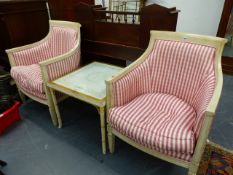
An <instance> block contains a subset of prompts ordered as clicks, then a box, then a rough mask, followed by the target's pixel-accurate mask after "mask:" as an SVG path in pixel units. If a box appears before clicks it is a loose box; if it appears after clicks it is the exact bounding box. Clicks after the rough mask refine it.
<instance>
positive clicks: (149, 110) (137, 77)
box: [106, 31, 226, 174]
mask: <svg viewBox="0 0 233 175" xmlns="http://www.w3.org/2000/svg"><path fill="white" fill-rule="evenodd" d="M225 42H226V40H225V39H222V38H216V37H209V36H201V35H194V34H185V33H176V32H163V31H152V32H151V38H150V43H149V46H148V48H147V50H146V51H145V53H144V54H143V55H142V56H141V57H140V58H139V59H138V60H137V61H135V62H134V63H132V64H131V65H130V66H128V67H126V68H125V69H124V70H123V71H122V72H120V73H119V74H118V75H117V76H115V77H113V78H112V79H110V80H107V81H106V84H107V111H108V117H107V122H108V140H109V149H110V152H114V141H115V136H117V137H119V138H120V139H122V140H124V141H126V142H127V143H129V144H131V145H133V146H135V147H136V148H138V149H140V150H142V151H144V152H146V153H148V154H151V155H153V156H156V157H158V158H160V159H163V160H166V161H169V162H171V163H174V164H176V165H180V166H182V167H186V168H188V169H189V171H188V174H196V171H197V168H198V165H199V161H200V159H201V155H202V153H203V151H204V147H205V143H206V141H207V138H208V133H209V130H210V127H211V124H212V121H213V118H214V115H215V110H216V107H217V104H218V101H219V98H220V94H221V89H222V81H223V79H222V71H221V54H222V50H223V46H224V44H225Z"/></svg>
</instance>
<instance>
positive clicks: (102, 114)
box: [99, 107, 106, 154]
mask: <svg viewBox="0 0 233 175" xmlns="http://www.w3.org/2000/svg"><path fill="white" fill-rule="evenodd" d="M99 114H100V128H101V138H102V151H103V154H106V131H105V108H104V107H100V108H99Z"/></svg>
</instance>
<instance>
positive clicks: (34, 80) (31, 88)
mask: <svg viewBox="0 0 233 175" xmlns="http://www.w3.org/2000/svg"><path fill="white" fill-rule="evenodd" d="M11 76H12V77H13V78H14V80H15V81H16V83H17V84H18V85H19V86H20V87H21V88H22V89H23V90H25V91H26V92H28V93H29V94H32V95H35V96H37V97H39V98H42V99H46V96H45V91H44V87H43V81H42V75H41V69H40V66H39V65H38V64H32V65H29V66H14V67H12V68H11Z"/></svg>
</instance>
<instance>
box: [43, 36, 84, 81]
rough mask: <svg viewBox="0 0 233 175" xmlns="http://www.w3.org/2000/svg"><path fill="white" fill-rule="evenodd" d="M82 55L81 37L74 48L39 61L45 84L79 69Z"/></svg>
mask: <svg viewBox="0 0 233 175" xmlns="http://www.w3.org/2000/svg"><path fill="white" fill-rule="evenodd" d="M80 55H81V49H80V39H79V40H78V42H77V44H76V46H75V47H74V48H73V49H71V50H70V51H69V52H67V53H65V54H63V55H59V56H56V57H53V58H51V59H48V60H45V61H42V62H39V65H40V67H41V72H42V77H43V81H44V83H45V85H46V83H47V82H48V81H52V80H54V79H57V78H59V77H61V76H63V75H65V74H67V73H69V72H72V71H73V70H75V69H77V68H78V67H79V65H80Z"/></svg>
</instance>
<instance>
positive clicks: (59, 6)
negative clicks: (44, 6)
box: [48, 0, 95, 21]
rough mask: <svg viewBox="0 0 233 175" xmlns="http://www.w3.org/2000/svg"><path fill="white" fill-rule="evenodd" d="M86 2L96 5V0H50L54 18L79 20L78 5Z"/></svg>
mask: <svg viewBox="0 0 233 175" xmlns="http://www.w3.org/2000/svg"><path fill="white" fill-rule="evenodd" d="M80 2H84V3H87V4H89V5H94V3H95V2H94V0H48V3H49V9H50V13H51V18H52V19H57V20H68V21H77V15H76V12H75V10H76V6H77V4H78V3H80Z"/></svg>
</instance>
